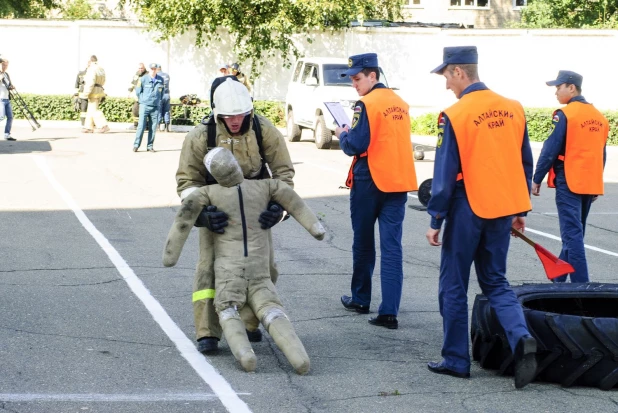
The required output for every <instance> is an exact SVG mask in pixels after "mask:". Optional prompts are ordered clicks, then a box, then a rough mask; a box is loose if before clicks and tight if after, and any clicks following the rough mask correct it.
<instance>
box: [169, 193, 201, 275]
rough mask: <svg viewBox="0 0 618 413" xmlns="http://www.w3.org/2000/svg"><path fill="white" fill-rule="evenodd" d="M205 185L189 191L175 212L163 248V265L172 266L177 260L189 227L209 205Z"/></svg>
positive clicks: (189, 229)
mask: <svg viewBox="0 0 618 413" xmlns="http://www.w3.org/2000/svg"><path fill="white" fill-rule="evenodd" d="M207 189H208V188H206V187H204V188H200V189H199V190H197V191H195V192H193V193H191V194H190V195H189V196H187V197H186V198H185V199H184V200H183V201H182V206H181V207H180V209H179V210H178V213H177V214H176V219H175V220H174V224H173V225H172V228H171V229H170V232H169V234H168V235H167V240H166V241H165V249H164V250H163V265H165V266H166V267H173V266H174V265H176V263H177V262H178V258H179V257H180V253H181V251H182V247H183V246H184V245H185V242H186V241H187V238H188V237H189V233H190V232H191V228H193V224H194V223H195V220H196V219H197V216H198V215H199V214H200V212H202V209H203V208H204V207H205V206H208V205H210V199H209V198H208V193H207Z"/></svg>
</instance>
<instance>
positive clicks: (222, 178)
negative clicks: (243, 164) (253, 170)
mask: <svg viewBox="0 0 618 413" xmlns="http://www.w3.org/2000/svg"><path fill="white" fill-rule="evenodd" d="M204 165H206V169H207V170H208V172H210V174H211V175H212V176H213V177H214V178H215V179H216V180H217V182H218V183H219V185H221V186H225V187H228V188H229V187H231V186H234V185H238V184H240V183H241V182H242V181H243V180H244V179H245V178H244V177H243V175H242V170H241V169H240V165H238V161H236V158H235V157H234V155H233V154H232V152H230V151H229V150H227V149H225V148H221V147H219V148H215V149H212V150H210V151H209V152H208V153H207V154H206V156H205V157H204Z"/></svg>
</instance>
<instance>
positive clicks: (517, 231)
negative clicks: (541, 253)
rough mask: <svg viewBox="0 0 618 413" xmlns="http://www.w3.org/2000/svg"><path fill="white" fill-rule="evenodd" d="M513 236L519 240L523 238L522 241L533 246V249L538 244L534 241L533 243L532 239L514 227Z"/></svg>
mask: <svg viewBox="0 0 618 413" xmlns="http://www.w3.org/2000/svg"><path fill="white" fill-rule="evenodd" d="M511 234H513V235H515V236H516V237H518V238H521V239H522V240H524V241H525V242H526V243H527V244H528V245H530V246H533V247H535V246H536V243H535V242H534V241H532V240H531V239H530V238H528V237H527V236H525V235H524V233H523V232H521V231H520V230H518V229H515V228H514V227H511Z"/></svg>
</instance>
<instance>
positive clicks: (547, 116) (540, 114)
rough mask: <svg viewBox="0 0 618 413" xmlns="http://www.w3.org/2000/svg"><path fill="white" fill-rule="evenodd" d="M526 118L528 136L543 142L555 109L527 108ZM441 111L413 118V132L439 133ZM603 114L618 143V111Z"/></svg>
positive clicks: (612, 138) (612, 139)
mask: <svg viewBox="0 0 618 413" xmlns="http://www.w3.org/2000/svg"><path fill="white" fill-rule="evenodd" d="M525 111H526V120H527V122H528V136H529V137H530V140H531V141H534V142H543V141H545V139H547V137H548V136H549V133H550V131H551V123H552V114H553V112H554V109H545V108H526V109H525ZM438 115H439V113H437V112H434V113H426V114H424V115H421V116H418V117H416V118H412V122H411V123H412V125H411V133H413V134H415V135H431V136H436V135H437V134H438ZM603 115H605V117H606V118H607V120H608V121H609V138H608V140H607V144H608V145H618V111H604V112H603Z"/></svg>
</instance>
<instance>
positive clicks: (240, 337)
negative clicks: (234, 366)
mask: <svg viewBox="0 0 618 413" xmlns="http://www.w3.org/2000/svg"><path fill="white" fill-rule="evenodd" d="M245 307H246V306H245ZM219 322H220V323H221V328H223V334H224V335H225V340H226V341H227V344H228V345H229V346H230V350H232V354H234V357H235V358H236V360H238V361H239V362H240V364H241V365H242V367H243V368H244V369H245V371H254V370H255V366H256V365H257V359H256V357H255V353H254V352H253V349H252V348H251V343H249V339H248V338H247V333H246V331H245V324H244V323H243V322H242V320H241V319H240V314H238V311H236V309H235V308H233V307H232V308H227V309H225V310H223V311H221V312H220V313H219Z"/></svg>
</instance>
